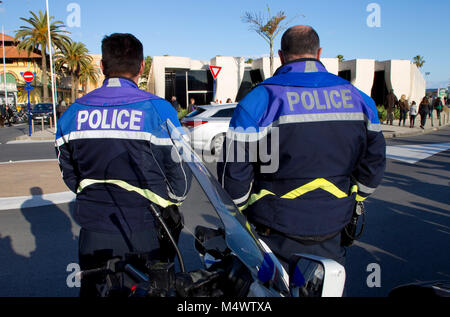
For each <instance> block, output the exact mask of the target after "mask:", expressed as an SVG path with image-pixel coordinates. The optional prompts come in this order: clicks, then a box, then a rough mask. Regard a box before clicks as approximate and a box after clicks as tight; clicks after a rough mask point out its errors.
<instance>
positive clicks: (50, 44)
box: [44, 0, 57, 133]
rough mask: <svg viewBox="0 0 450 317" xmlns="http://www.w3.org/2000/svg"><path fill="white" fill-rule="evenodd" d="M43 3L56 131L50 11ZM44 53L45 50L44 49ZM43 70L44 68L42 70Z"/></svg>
mask: <svg viewBox="0 0 450 317" xmlns="http://www.w3.org/2000/svg"><path fill="white" fill-rule="evenodd" d="M45 5H46V9H47V31H48V53H49V55H50V78H51V83H52V103H53V120H54V122H55V133H56V124H57V122H56V103H55V99H56V97H55V84H54V81H55V78H54V74H53V56H52V38H51V35H50V12H49V10H48V0H45ZM44 53H45V50H44ZM44 71H45V70H44Z"/></svg>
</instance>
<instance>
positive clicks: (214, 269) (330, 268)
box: [78, 120, 345, 297]
mask: <svg viewBox="0 0 450 317" xmlns="http://www.w3.org/2000/svg"><path fill="white" fill-rule="evenodd" d="M162 128H163V129H164V130H165V132H166V133H168V135H169V136H170V138H171V141H172V143H173V145H174V147H173V148H174V150H173V151H176V153H175V154H176V155H173V156H172V157H177V156H178V157H179V158H180V159H182V160H183V162H184V163H185V165H186V166H187V167H188V168H189V169H190V171H191V172H192V174H193V176H194V177H195V179H196V180H197V181H198V183H199V185H200V186H201V188H202V189H203V191H204V193H205V195H206V197H207V198H208V199H209V202H210V203H211V205H212V206H213V208H214V211H215V213H216V214H217V216H218V218H219V220H220V223H221V226H220V228H210V227H205V226H197V227H196V228H195V232H194V235H195V249H196V251H197V252H198V254H199V256H200V258H201V259H202V261H203V264H204V268H201V269H197V270H194V271H190V272H187V271H186V269H185V265H184V259H183V257H182V255H181V252H180V250H179V249H178V246H177V241H176V240H177V239H178V236H179V234H180V232H181V229H182V224H181V216H180V214H179V213H178V210H177V208H176V207H175V208H172V207H171V208H165V209H160V208H158V207H157V206H155V205H150V207H149V211H150V212H151V213H152V214H153V216H154V217H155V219H157V221H158V222H159V224H160V233H161V234H160V241H165V242H166V243H168V245H166V246H165V247H164V249H167V248H168V247H172V250H173V251H174V252H172V254H168V255H167V261H154V260H152V259H150V257H149V256H148V255H147V254H145V253H130V254H128V255H126V256H125V257H124V258H113V259H110V260H109V261H108V262H107V264H106V265H105V266H104V267H101V268H97V269H93V270H87V271H82V272H80V273H79V274H78V278H80V279H82V278H85V277H87V276H90V275H101V276H102V283H101V284H99V285H97V289H98V292H99V295H100V296H104V297H114V296H118V297H122V296H127V297H155V296H156V297H223V296H226V297H340V296H342V293H343V289H344V284H345V269H344V267H343V266H342V265H340V264H339V263H337V262H335V261H333V260H331V259H326V258H322V257H318V256H313V255H308V254H293V255H292V257H291V259H290V261H289V268H288V272H286V270H285V269H284V268H283V266H282V265H281V263H280V262H279V260H278V259H277V257H276V256H275V255H274V254H273V253H272V251H271V250H270V248H269V247H268V246H267V245H266V244H265V243H264V242H263V241H262V240H261V239H259V237H258V234H257V233H256V231H255V230H254V228H253V226H252V225H250V224H249V223H248V222H247V220H246V217H245V216H244V215H243V214H242V213H241V212H240V211H239V210H238V208H237V207H236V206H235V204H234V203H233V201H232V200H231V198H230V197H229V196H228V194H227V193H226V192H225V191H224V190H223V188H222V187H221V186H220V184H219V183H218V181H217V180H216V179H215V177H214V176H213V175H212V174H211V173H210V172H209V170H208V169H207V168H206V167H205V165H204V164H203V162H202V160H201V159H200V157H199V156H198V155H197V153H195V152H194V151H193V150H192V148H191V146H190V144H189V138H188V136H187V134H185V132H184V131H183V130H181V128H176V127H175V126H174V125H173V124H172V123H171V122H170V120H167V122H166V123H165V124H163V127H162ZM162 249H163V248H162ZM175 255H176V257H177V259H178V264H179V268H180V270H179V272H175V263H174V262H175V261H172V260H171V259H174V258H175Z"/></svg>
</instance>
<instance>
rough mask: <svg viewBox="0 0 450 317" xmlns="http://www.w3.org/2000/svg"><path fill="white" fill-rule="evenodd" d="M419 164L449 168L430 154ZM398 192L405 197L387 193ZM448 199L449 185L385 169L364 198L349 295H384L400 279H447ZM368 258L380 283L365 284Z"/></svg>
mask: <svg viewBox="0 0 450 317" xmlns="http://www.w3.org/2000/svg"><path fill="white" fill-rule="evenodd" d="M397 163H398V164H403V163H401V162H397ZM421 165H422V166H421V167H423V168H430V169H431V168H433V169H439V170H441V169H442V170H446V171H448V170H449V168H450V163H449V162H448V161H447V162H444V161H436V160H433V161H431V162H430V161H429V160H428V161H427V162H424V163H421ZM391 170H392V169H391ZM417 175H421V173H420V172H418V174H417ZM433 176H435V177H436V175H433ZM396 195H399V196H398V197H402V198H404V201H401V199H398V198H396V199H395V202H393V201H390V200H389V199H386V198H387V197H395V196H396ZM430 201H432V202H433V203H432V204H431V203H430ZM449 205H450V187H449V186H448V185H444V184H432V183H426V182H424V181H423V180H419V179H417V178H415V177H412V176H408V175H402V174H400V173H393V172H387V173H386V174H385V177H384V179H383V183H382V185H381V187H380V188H379V189H378V190H377V192H376V193H375V195H374V197H372V198H370V199H368V201H367V204H366V207H367V210H368V212H367V221H366V222H367V225H366V230H365V232H364V234H363V236H362V239H361V241H359V242H357V243H356V244H355V246H354V247H352V248H350V249H349V252H348V261H347V263H348V265H347V273H348V274H347V275H348V281H349V282H348V284H347V285H348V295H349V296H387V295H388V293H389V291H390V290H391V289H392V288H394V287H396V286H399V285H402V284H407V283H413V282H418V281H432V280H450V267H449V265H448V263H449V260H450V257H449V252H448V250H450V211H449V209H448V206H449ZM444 206H447V208H446V207H444ZM370 263H376V264H379V266H380V269H381V287H380V288H376V287H375V288H369V287H367V286H366V285H367V279H368V277H369V275H370V273H371V271H368V270H367V265H369V264H370Z"/></svg>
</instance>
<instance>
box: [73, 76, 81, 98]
mask: <svg viewBox="0 0 450 317" xmlns="http://www.w3.org/2000/svg"><path fill="white" fill-rule="evenodd" d="M79 86H80V78H78V76H75V99H77V98H78V88H79ZM75 99H74V100H73V101H74V102H75Z"/></svg>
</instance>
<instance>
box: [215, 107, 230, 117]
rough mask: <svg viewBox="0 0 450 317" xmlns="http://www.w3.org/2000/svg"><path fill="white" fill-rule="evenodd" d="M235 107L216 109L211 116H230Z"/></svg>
mask: <svg viewBox="0 0 450 317" xmlns="http://www.w3.org/2000/svg"><path fill="white" fill-rule="evenodd" d="M234 109H235V108H228V109H223V110H219V111H217V112H216V113H215V114H213V115H212V116H211V117H213V118H231V117H232V116H233V113H234Z"/></svg>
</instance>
